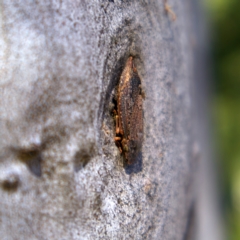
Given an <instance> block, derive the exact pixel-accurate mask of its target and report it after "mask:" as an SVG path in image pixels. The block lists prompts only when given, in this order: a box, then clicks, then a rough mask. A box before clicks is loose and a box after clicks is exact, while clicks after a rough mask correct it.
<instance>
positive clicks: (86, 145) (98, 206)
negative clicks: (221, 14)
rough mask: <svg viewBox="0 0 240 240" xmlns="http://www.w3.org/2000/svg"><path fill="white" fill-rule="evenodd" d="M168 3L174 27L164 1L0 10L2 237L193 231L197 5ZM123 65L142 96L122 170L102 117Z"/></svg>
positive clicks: (197, 158)
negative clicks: (138, 145)
mask: <svg viewBox="0 0 240 240" xmlns="http://www.w3.org/2000/svg"><path fill="white" fill-rule="evenodd" d="M168 4H169V5H170V6H171V9H172V10H173V11H174V12H175V14H176V16H177V18H176V20H175V21H173V19H172V15H171V12H166V9H165V6H164V1H162V0H158V1H157V0H155V1H147V0H132V1H127V0H123V1H120V0H112V1H110V0H109V1H106V0H105V1H104V0H99V1H91V0H90V1H84V0H61V1H60V0H52V1H47V0H41V1H32V0H24V1H17V0H12V1H9V0H2V1H1V3H0V8H1V12H0V17H1V22H0V24H1V28H0V31H1V35H0V46H1V51H0V61H1V62H0V66H1V70H0V71H1V72H0V73H1V82H0V84H1V85H0V94H1V95H0V114H1V117H0V129H1V130H0V131H1V139H0V161H1V162H0V184H1V189H0V191H1V194H0V202H1V204H0V222H1V224H0V235H1V239H31V240H32V239H190V238H191V233H194V232H196V231H195V229H196V225H197V228H198V224H196V221H194V219H196V212H197V211H198V210H197V206H198V204H197V198H198V197H197V194H196V193H197V191H196V190H195V189H196V188H198V186H197V184H199V183H196V182H197V181H195V180H196V178H197V176H198V174H197V173H198V169H199V168H198V167H197V166H198V163H199V162H201V161H202V158H201V151H205V150H204V149H202V145H201V141H200V137H199V135H198V132H200V131H201V124H200V125H199V122H200V121H198V124H196V123H197V121H196V116H197V114H196V102H197V101H196V99H195V98H196V96H197V95H196V94H195V93H194V88H195V86H197V85H196V82H198V81H200V82H201V81H203V80H204V79H201V78H200V77H199V76H200V75H201V74H199V75H198V74H196V69H199V67H200V66H202V64H203V60H204V58H203V57H201V54H199V53H200V52H203V51H204V50H203V39H202V37H201V35H202V32H201V29H200V27H199V24H198V22H199V20H200V19H199V16H198V6H197V5H196V3H195V1H194V0H188V1H183V0H182V1H177V0H172V1H169V3H168ZM130 55H131V56H133V57H134V58H135V62H136V68H137V71H138V73H139V76H140V78H141V81H142V88H143V90H144V92H145V95H146V97H145V100H144V101H143V112H144V140H143V146H142V151H141V154H140V156H139V157H138V158H137V159H136V161H135V163H134V164H133V165H131V166H126V165H124V164H123V159H122V157H121V155H120V153H119V150H118V148H117V146H116V145H115V142H114V137H115V125H114V119H113V116H112V114H111V109H112V107H113V103H114V99H115V96H114V95H115V91H116V85H117V84H118V81H119V77H120V75H121V72H122V69H123V66H124V65H125V62H126V60H127V58H128V57H129V56H130ZM199 56H200V57H199ZM198 65H199V66H198ZM200 69H201V68H200ZM198 72H199V73H201V71H198ZM202 76H203V75H202ZM199 86H200V85H199ZM201 88H202V86H201ZM195 89H196V88H195ZM197 91H199V92H203V89H197ZM199 95H200V98H204V97H205V96H204V94H203V95H201V94H199ZM197 125H198V126H197ZM199 126H200V127H199ZM199 128H200V131H199ZM196 186H197V187H196ZM194 223H195V224H194ZM211 239H213V238H211Z"/></svg>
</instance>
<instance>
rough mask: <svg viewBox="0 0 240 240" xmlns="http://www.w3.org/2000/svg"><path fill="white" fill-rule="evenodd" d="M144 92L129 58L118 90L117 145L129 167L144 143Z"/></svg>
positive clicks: (116, 113)
mask: <svg viewBox="0 0 240 240" xmlns="http://www.w3.org/2000/svg"><path fill="white" fill-rule="evenodd" d="M142 101H143V92H142V87H141V80H140V78H139V76H138V73H137V69H136V67H135V66H134V61H133V57H131V56H130V57H129V58H128V60H127V62H126V65H125V67H124V69H123V72H122V75H121V77H120V81H119V85H118V89H117V109H116V110H115V119H116V137H115V141H116V145H117V146H118V148H119V150H120V152H121V153H122V154H123V156H124V158H125V160H126V162H127V164H128V165H131V164H132V163H133V162H134V161H135V159H136V158H137V156H138V154H139V151H140V150H141V146H142V141H143V108H142Z"/></svg>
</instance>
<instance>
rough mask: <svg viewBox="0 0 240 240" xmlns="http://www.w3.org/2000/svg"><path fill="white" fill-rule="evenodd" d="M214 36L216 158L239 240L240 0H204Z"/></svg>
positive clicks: (230, 226)
mask: <svg viewBox="0 0 240 240" xmlns="http://www.w3.org/2000/svg"><path fill="white" fill-rule="evenodd" d="M205 5H206V7H207V10H208V13H209V14H208V15H209V16H210V23H211V27H210V37H211V40H212V45H211V48H212V57H213V78H214V99H213V113H214V126H215V129H214V130H215V132H216V139H215V140H216V147H217V149H216V150H217V151H216V152H217V159H218V160H219V165H220V186H221V196H222V198H221V200H222V201H221V204H222V209H223V216H224V219H223V220H224V224H225V226H226V231H227V232H226V233H227V239H230V240H240V0H210V1H208V0H205Z"/></svg>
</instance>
